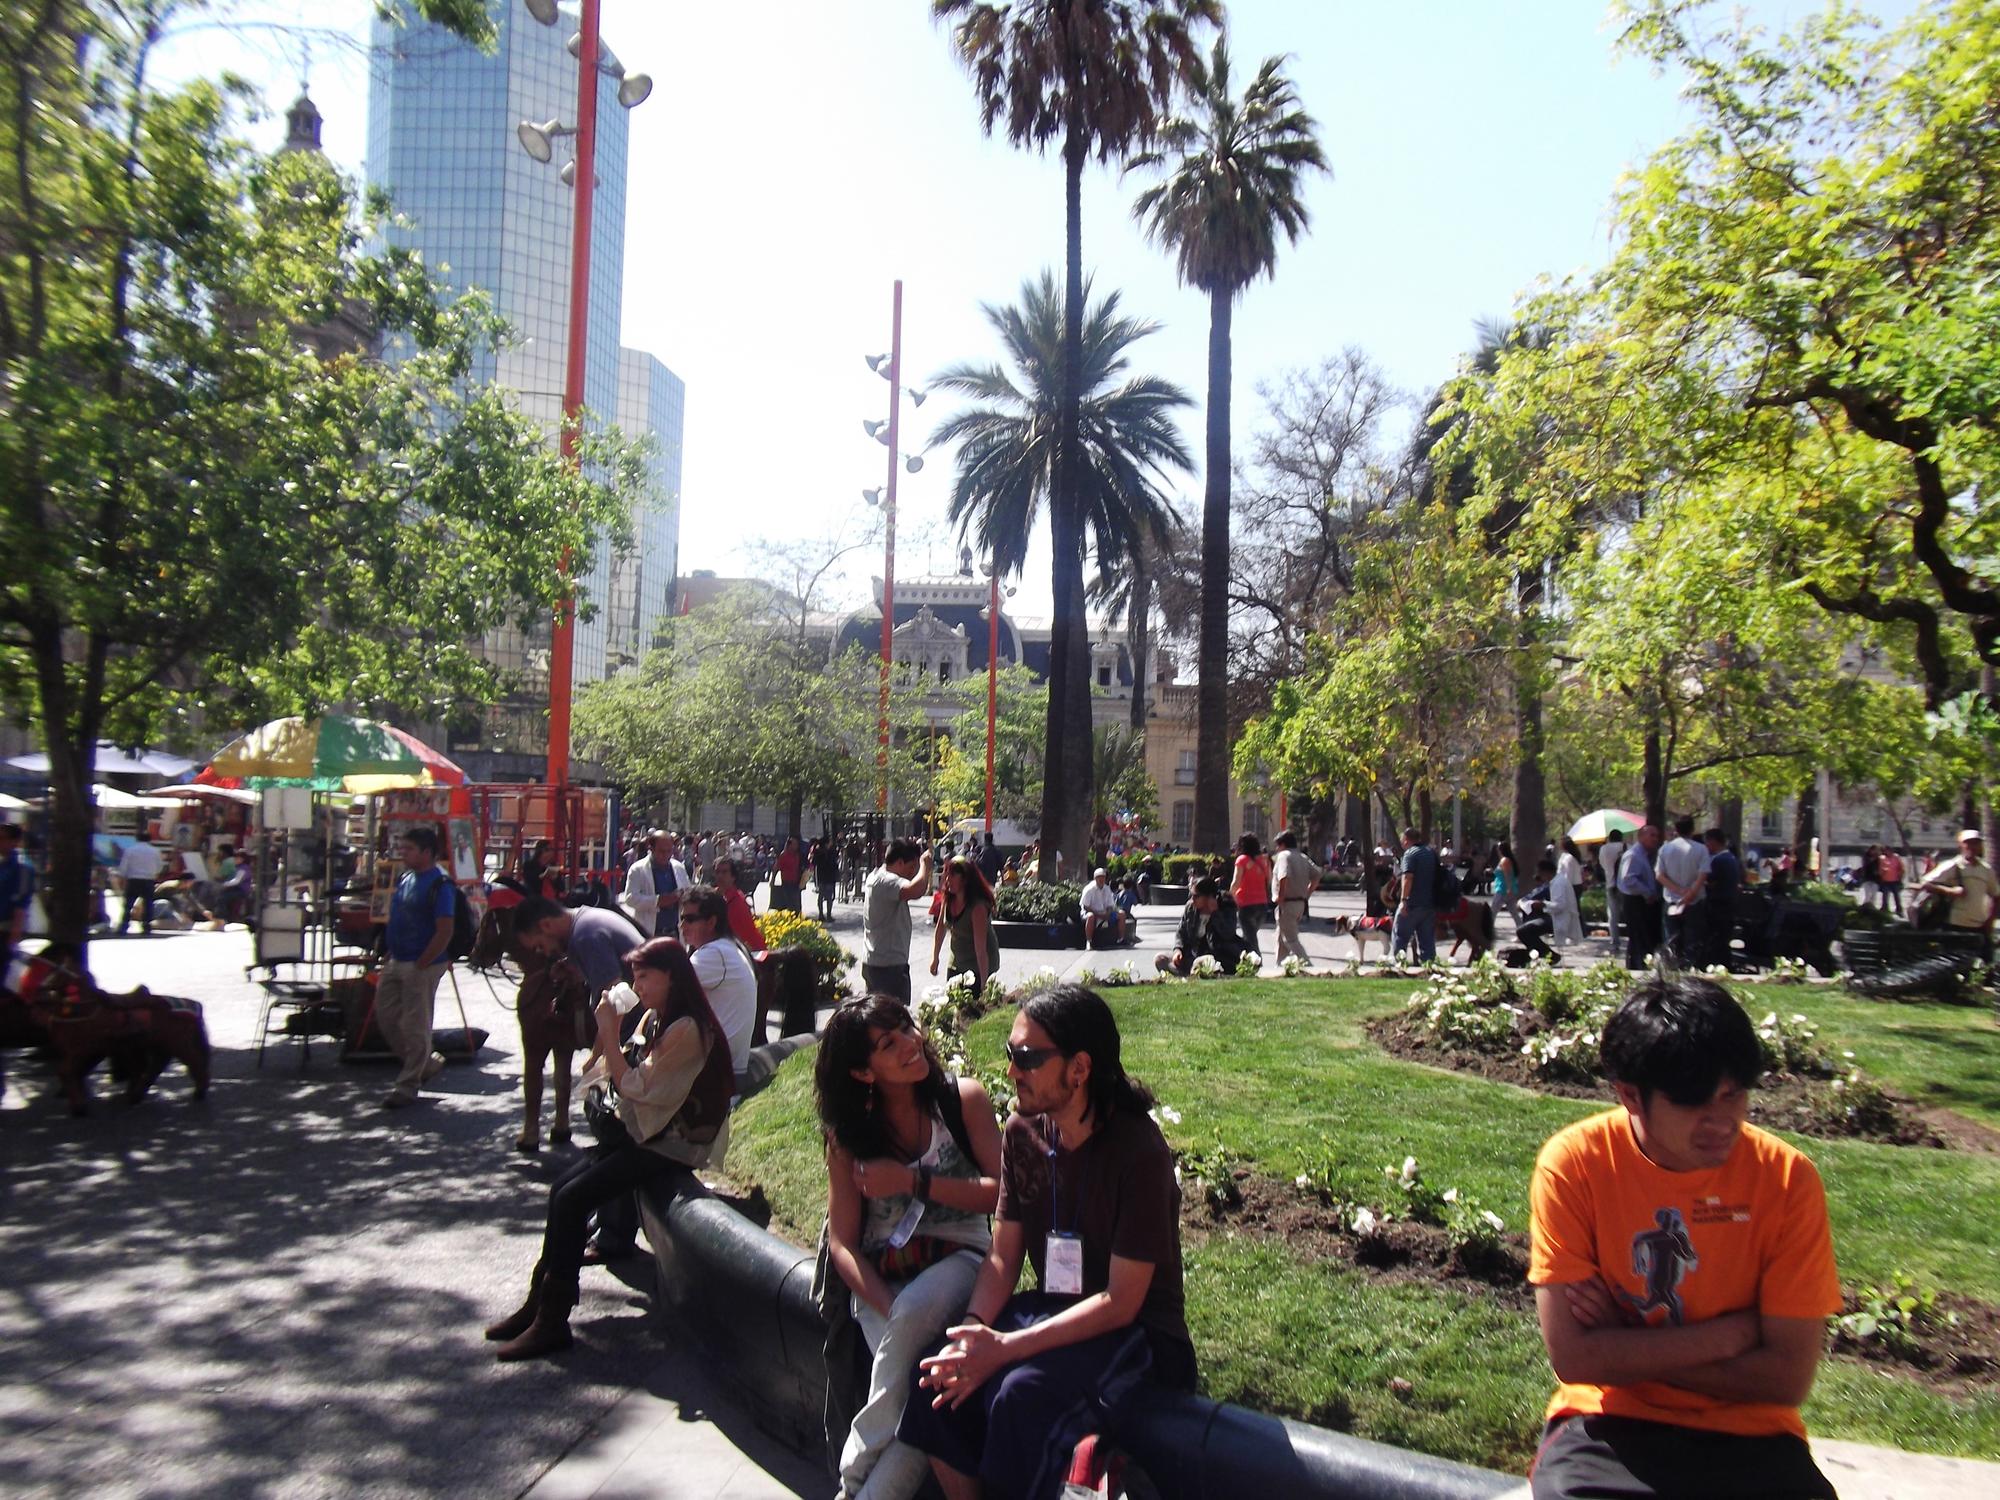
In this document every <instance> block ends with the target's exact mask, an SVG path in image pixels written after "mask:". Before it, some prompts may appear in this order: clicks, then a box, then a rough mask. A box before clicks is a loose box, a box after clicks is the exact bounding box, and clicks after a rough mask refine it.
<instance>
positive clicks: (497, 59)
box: [366, 0, 682, 774]
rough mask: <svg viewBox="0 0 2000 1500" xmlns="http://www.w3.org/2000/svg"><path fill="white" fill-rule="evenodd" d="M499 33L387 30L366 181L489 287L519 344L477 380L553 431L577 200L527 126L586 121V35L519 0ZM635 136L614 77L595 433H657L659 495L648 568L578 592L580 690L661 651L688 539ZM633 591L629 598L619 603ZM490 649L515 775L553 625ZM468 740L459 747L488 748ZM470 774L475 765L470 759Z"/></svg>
mask: <svg viewBox="0 0 2000 1500" xmlns="http://www.w3.org/2000/svg"><path fill="white" fill-rule="evenodd" d="M497 21H498V24H499V32H500V35H499V42H498V45H497V46H496V48H495V50H494V51H493V52H492V53H490V54H483V53H481V52H480V51H479V50H478V49H477V48H474V47H472V46H470V45H469V44H467V43H466V42H464V41H462V40H460V39H459V38H457V37H454V36H452V35H451V34H449V33H448V32H446V31H444V30H442V29H441V28H439V27H436V26H411V27H408V28H397V27H393V26H390V25H388V24H387V23H386V22H382V21H377V22H376V23H375V30H374V38H373V40H374V51H375V55H376V58H377V63H376V67H375V69H374V72H373V75H372V79H371V84H370V88H369V97H368V159H367V164H366V171H367V179H368V183H369V186H371V187H377V188H381V189H383V190H384V191H385V192H387V193H388V195H389V197H390V200H391V203H392V205H393V207H394V210H395V213H396V215H397V218H398V220H399V221H400V222H399V223H398V224H397V225H396V226H394V227H392V228H391V229H390V230H389V231H388V233H389V235H390V237H391V238H392V239H394V240H395V241H396V242H398V243H401V244H406V245H410V246H413V247H414V248H416V249H418V250H420V251H421V252H422V254H423V257H424V259H425V261H426V262H427V263H428V264H429V265H430V266H431V268H432V269H433V270H434V271H435V272H436V273H437V274H438V275H439V276H440V277H441V278H443V279H444V280H446V281H448V282H449V283H450V284H451V285H452V286H454V287H457V288H466V289H469V288H473V287H477V288H480V289H482V290H484V291H485V292H486V293H487V294H488V295H489V296H490V297H491V298H492V299H493V303H494V307H495V308H496V310H497V311H498V312H499V313H500V314H501V315H502V316H503V317H505V318H506V319H507V321H508V322H509V323H510V324H511V325H512V327H513V330H514V339H513V342H512V344H511V345H510V346H509V347H507V348H505V349H503V350H501V351H500V352H499V354H498V355H497V356H494V357H492V358H490V359H489V360H488V361H487V368H485V369H483V370H481V371H480V372H479V374H480V375H481V376H482V377H485V378H492V379H497V380H499V381H500V382H501V383H502V384H505V385H508V386H511V387H513V388H514V390H516V391H517V392H519V393H520V404H521V409H522V410H523V411H524V412H526V413H527V414H528V415H530V416H532V417H535V418H537V419H538V420H540V421H542V422H544V423H546V424H547V426H548V428H549V431H550V433H551V434H552V435H553V434H554V432H555V431H556V429H557V427H558V424H559V422H560V419H561V415H562V395H563V380H564V373H565V364H566V356H567V340H568V326H569V282H570V243H571V240H570V236H571V215H572V205H573V197H572V191H571V189H570V188H569V187H568V185H566V184H565V183H564V182H563V180H562V176H561V170H560V169H561V166H562V163H563V162H564V161H565V160H566V159H567V156H566V154H565V153H564V150H563V147H564V146H565V145H567V144H568V142H567V140H566V139H561V140H558V141H557V143H556V144H557V158H556V160H555V161H552V162H548V163H541V162H537V161H535V160H534V159H533V158H532V157H530V156H529V155H528V154H527V152H526V151H524V150H522V148H521V145H520V143H519V141H518V140H517V138H516V135H515V128H516V127H517V126H518V125H519V124H520V122H521V121H523V120H537V121H540V120H548V119H557V120H560V121H562V122H563V123H565V124H574V123H575V120H576V110H577V65H576V60H575V59H574V58H573V57H571V56H570V54H569V52H568V51H567V50H566V44H567V42H568V40H569V37H570V35H571V34H572V33H573V32H574V30H575V29H576V27H575V22H574V20H573V18H571V17H569V16H567V15H565V16H564V17H563V19H562V21H561V23H560V24H558V25H556V26H542V25H539V24H537V23H536V22H535V21H534V20H533V19H532V18H531V17H530V16H529V15H528V14H527V11H526V8H525V6H523V5H522V3H521V0H508V3H507V4H506V5H505V6H503V7H502V8H501V13H500V14H499V16H498V17H497ZM606 61H607V63H608V62H610V61H611V58H610V54H609V52H608V51H607V53H606ZM630 137H631V126H630V121H629V120H628V119H627V117H626V111H625V110H624V109H622V108H621V107H620V106H619V104H618V99H617V88H616V85H615V82H614V81H613V80H612V79H610V78H606V79H604V80H603V86H601V87H600V88H599V90H598V101H597V191H596V195H595V198H594V203H593V215H592V225H591V265H590V313H589V331H588V343H587V346H586V355H585V373H584V405H585V406H586V407H588V408H589V410H590V412H591V413H592V414H593V417H594V418H595V420H596V421H598V422H606V421H610V422H615V423H616V425H618V426H620V427H621V428H623V429H624V430H625V432H626V433H627V434H628V435H629V436H632V437H634V438H637V437H642V436H645V435H647V434H648V433H650V434H651V435H652V437H653V439H654V441H655V444H656V446H657V448H658V453H657V454H656V456H655V458H654V461H653V464H652V471H653V474H654V476H655V479H656V480H657V482H658V485H659V493H657V494H656V495H655V496H653V497H652V502H651V504H650V505H649V506H648V507H646V508H645V509H644V510H642V512H641V513H640V514H639V515H637V516H635V517H634V525H633V531H634V534H635V538H636V545H637V548H638V553H637V555H636V556H633V557H629V558H623V559H614V558H613V557H612V555H611V548H610V546H609V545H608V543H600V544H599V546H598V549H597V555H596V557H594V558H593V559H591V560H590V565H589V566H588V568H582V569H579V577H578V583H579V587H580V589H581V591H582V593H583V594H584V595H586V596H587V597H588V599H589V601H590V603H591V604H592V605H593V606H594V607H595V610H596V613H595V616H594V617H593V618H591V619H588V620H581V621H579V623H578V625H577V628H576V636H575V640H576V653H575V681H576V682H577V683H578V684H579V685H581V684H583V683H587V682H592V681H595V680H597V679H599V678H601V677H603V676H604V675H605V673H606V670H607V668H608V667H609V666H610V665H611V664H612V663H613V661H614V660H615V659H622V658H625V657H628V656H633V655H636V654H638V653H639V652H642V651H643V650H644V649H645V646H646V644H649V643H650V641H651V637H652V634H653V629H654V627H655V625H656V624H657V617H658V613H659V612H660V611H663V610H664V608H665V600H666V597H667V595H668V593H669V592H670V588H671V578H672V575H673V571H674V568H675V564H676V560H677V559H676V552H677V539H678V536H679V530H680V451H681V426H680V424H681V407H682V387H681V382H680V381H679V379H677V378H676V377H675V376H674V375H673V374H672V373H671V372H670V371H668V370H667V369H666V368H665V366H663V365H661V364H660V363H659V361H658V360H655V359H653V358H652V357H651V356H650V355H644V354H638V353H636V351H621V349H620V347H619V342H618V340H619V324H620V319H621V316H622V313H623V300H624V289H625V264H624V263H625V188H626V169H627V157H628V152H629V149H630ZM633 361H636V362H638V365H637V366H636V367H635V368H638V369H639V370H640V373H639V374H638V375H637V376H635V377H634V378H635V379H637V380H638V382H639V384H640V386H642V387H643V392H642V393H641V394H640V396H639V397H638V398H637V399H628V397H627V395H626V391H625V386H626V375H625V368H624V367H625V366H626V365H627V364H628V363H630V362H633ZM645 366H650V369H645V368H643V367H645ZM661 424H666V425H661ZM627 582H629V583H630V585H631V587H630V588H629V589H627V590H626V592H627V593H629V595H630V597H629V598H628V599H625V600H620V599H619V598H618V597H617V595H618V594H619V593H620V591H621V584H625V583H627ZM621 605H622V606H623V607H622V609H621ZM483 649H484V651H485V654H486V655H487V657H488V658H489V659H490V660H492V661H493V662H494V663H495V664H496V665H498V666H500V667H502V668H504V669H506V670H509V671H512V672H516V673H519V674H521V680H522V684H523V694H522V697H521V699H520V701H518V702H512V703H508V704H503V705H496V706H495V708H494V709H493V710H492V711H490V712H489V713H488V714H487V716H486V720H485V723H484V724H483V725H482V732H481V734H480V736H479V738H478V746H479V747H480V748H481V749H484V750H486V751H489V752H492V751H500V752H510V753H508V754H506V755H505V756H504V759H505V760H506V761H508V762H510V763H509V764H506V765H489V766H488V767H487V768H486V769H487V771H488V772H514V773H519V772H522V771H525V770H527V769H528V768H527V767H526V766H525V765H524V764H522V763H520V762H519V761H518V760H517V759H516V757H518V756H520V755H523V754H526V755H532V756H534V757H535V758H536V759H539V758H540V756H541V755H542V753H543V752H544V751H545V750H546V748H547V723H546V717H545V713H544V710H545V708H546V704H547V683H548V677H547V668H548V655H547V653H548V631H547V629H546V628H538V629H536V630H535V631H532V632H529V633H527V634H525V635H524V634H523V633H522V632H520V631H518V630H512V629H509V630H502V631H496V632H494V633H492V634H491V635H490V636H489V637H488V638H487V639H486V641H485V642H483ZM458 738H459V737H454V750H455V753H457V752H463V753H465V754H471V753H474V752H473V750H472V748H471V747H469V746H467V745H465V744H462V743H458V742H457V740H458ZM466 769H467V770H468V771H474V767H473V765H471V764H468V765H467V766H466ZM475 774H481V773H480V772H475Z"/></svg>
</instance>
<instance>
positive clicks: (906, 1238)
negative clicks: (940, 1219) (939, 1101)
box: [889, 1128, 939, 1250]
mask: <svg viewBox="0 0 2000 1500" xmlns="http://www.w3.org/2000/svg"><path fill="white" fill-rule="evenodd" d="M938 1165H939V1161H938V1143H937V1132H936V1130H935V1128H933V1130H932V1132H931V1143H930V1145H929V1146H928V1147H927V1148H926V1149H925V1151H924V1153H923V1155H921V1156H919V1157H918V1158H917V1159H916V1160H915V1161H913V1162H911V1163H910V1170H911V1171H915V1170H916V1169H917V1168H919V1167H930V1168H931V1169H933V1170H935V1169H936V1168H937V1166H938ZM925 1207H926V1204H925V1203H924V1200H923V1199H921V1198H919V1197H918V1196H917V1195H916V1194H915V1193H912V1194H911V1195H910V1206H909V1207H908V1208H906V1209H904V1210H903V1217H902V1218H900V1219H898V1220H897V1221H896V1227H895V1228H894V1229H893V1230H891V1231H890V1232H889V1248H890V1249H891V1250H900V1249H902V1248H903V1247H904V1246H905V1245H907V1244H909V1243H910V1240H911V1238H912V1237H913V1236H914V1235H915V1234H916V1232H917V1226H918V1225H919V1224H921V1223H923V1221H924V1209H925Z"/></svg>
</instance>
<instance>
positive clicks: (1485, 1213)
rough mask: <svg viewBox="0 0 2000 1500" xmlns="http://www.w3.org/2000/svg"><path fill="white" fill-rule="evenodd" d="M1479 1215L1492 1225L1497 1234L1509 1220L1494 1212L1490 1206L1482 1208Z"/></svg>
mask: <svg viewBox="0 0 2000 1500" xmlns="http://www.w3.org/2000/svg"><path fill="white" fill-rule="evenodd" d="M1479 1217H1480V1218H1482V1219H1484V1220H1485V1221H1486V1222H1487V1223H1488V1224H1489V1225H1491V1226H1492V1228H1493V1232H1494V1233H1495V1234H1498V1233H1499V1232H1500V1231H1501V1230H1503V1229H1505V1228H1506V1227H1507V1221H1506V1220H1505V1219H1503V1218H1501V1217H1500V1215H1498V1214H1496V1213H1495V1212H1493V1210H1492V1209H1490V1208H1482V1209H1481V1210H1480V1211H1479Z"/></svg>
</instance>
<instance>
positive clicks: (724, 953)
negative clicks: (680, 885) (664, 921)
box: [681, 885, 757, 1073]
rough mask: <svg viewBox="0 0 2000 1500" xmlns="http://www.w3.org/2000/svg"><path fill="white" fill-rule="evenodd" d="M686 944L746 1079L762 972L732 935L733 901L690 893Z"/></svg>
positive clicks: (704, 891)
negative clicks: (745, 1073)
mask: <svg viewBox="0 0 2000 1500" xmlns="http://www.w3.org/2000/svg"><path fill="white" fill-rule="evenodd" d="M681 941H682V942H683V943H685V944H686V945H687V950H688V961H689V962H690V963H692V964H693V965H694V977H695V978H697V979H699V980H700V981H701V988H702V993H703V994H705V995H707V996H708V1008H709V1009H710V1010H712V1011H714V1012H715V1021H716V1024H717V1025H718V1026H720V1027H721V1028H722V1032H723V1035H724V1036H726V1037H728V1038H729V1065H730V1066H731V1067H732V1068H734V1069H735V1070H736V1071H737V1072H738V1073H741V1072H742V1071H743V1065H744V1064H745V1063H746V1062H748V1061H749V1059H750V1037H751V1034H752V1033H753V1032H755V1031H756V1029H757V971H756V969H754V968H753V967H751V963H750V955H749V953H748V952H747V951H746V950H745V949H744V947H743V945H742V944H741V943H739V942H737V941H736V938H735V937H734V935H732V934H731V932H730V930H729V901H728V898H727V897H725V896H724V895H723V894H722V892H720V891H718V890H717V889H716V888H715V887H714V886H712V885H697V886H693V887H691V888H690V889H689V890H688V892H687V895H686V898H685V899H684V900H683V901H682V902H681Z"/></svg>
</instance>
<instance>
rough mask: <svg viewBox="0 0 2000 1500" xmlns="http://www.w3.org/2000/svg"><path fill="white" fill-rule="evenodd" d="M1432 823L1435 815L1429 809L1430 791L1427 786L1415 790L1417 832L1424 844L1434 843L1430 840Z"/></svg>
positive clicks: (1430, 808)
mask: <svg viewBox="0 0 2000 1500" xmlns="http://www.w3.org/2000/svg"><path fill="white" fill-rule="evenodd" d="M1434 822H1435V814H1434V811H1433V809H1432V807H1431V789H1430V788H1429V787H1427V786H1426V787H1419V788H1418V789H1417V832H1419V833H1421V834H1422V835H1423V836H1424V842H1425V843H1426V844H1428V843H1432V842H1434V840H1433V839H1432V838H1431V828H1432V825H1433V823H1434Z"/></svg>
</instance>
